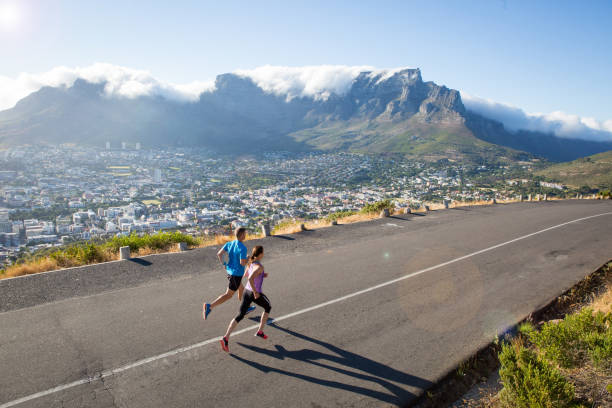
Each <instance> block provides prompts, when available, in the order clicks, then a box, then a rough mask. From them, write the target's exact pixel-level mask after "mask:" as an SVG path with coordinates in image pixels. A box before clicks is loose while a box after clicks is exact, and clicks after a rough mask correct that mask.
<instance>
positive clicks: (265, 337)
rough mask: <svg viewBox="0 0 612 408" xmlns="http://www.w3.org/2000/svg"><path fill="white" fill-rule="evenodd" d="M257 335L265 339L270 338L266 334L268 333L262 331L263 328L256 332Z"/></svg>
mask: <svg viewBox="0 0 612 408" xmlns="http://www.w3.org/2000/svg"><path fill="white" fill-rule="evenodd" d="M255 336H257V337H261V338H262V339H264V340H265V339H267V338H268V336H266V335H265V334H264V332H262V331H261V330H260V331H258V332H257V333H255Z"/></svg>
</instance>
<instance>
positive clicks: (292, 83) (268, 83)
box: [234, 65, 405, 100]
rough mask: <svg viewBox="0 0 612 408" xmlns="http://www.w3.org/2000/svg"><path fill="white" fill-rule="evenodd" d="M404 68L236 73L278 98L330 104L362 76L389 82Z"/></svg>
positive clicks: (321, 67)
mask: <svg viewBox="0 0 612 408" xmlns="http://www.w3.org/2000/svg"><path fill="white" fill-rule="evenodd" d="M403 69H405V68H395V69H377V68H374V67H371V66H368V65H361V66H346V65H315V66H305V67H282V66H272V65H264V66H262V67H258V68H255V69H250V70H244V69H240V70H236V71H234V74H236V75H239V76H242V77H248V78H251V79H252V80H253V82H255V84H256V85H257V86H258V87H260V88H261V89H263V90H264V91H265V92H269V93H272V94H275V95H280V96H286V97H287V100H291V99H293V98H296V97H311V98H314V99H315V100H327V99H328V98H329V96H330V95H331V94H332V93H333V94H336V95H344V94H346V93H347V92H348V91H349V89H350V88H351V85H352V84H353V80H354V79H355V78H357V76H358V75H359V74H360V73H362V72H370V73H371V74H370V76H371V77H372V78H375V77H380V79H379V80H384V79H386V78H389V77H390V76H392V75H393V74H394V73H396V72H398V71H401V70H403Z"/></svg>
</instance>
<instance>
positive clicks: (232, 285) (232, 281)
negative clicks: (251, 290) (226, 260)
mask: <svg viewBox="0 0 612 408" xmlns="http://www.w3.org/2000/svg"><path fill="white" fill-rule="evenodd" d="M227 280H228V281H229V285H228V286H227V287H228V288H229V290H233V291H234V292H235V291H237V290H238V288H239V287H240V283H241V282H242V276H235V275H230V274H229V273H228V274H227Z"/></svg>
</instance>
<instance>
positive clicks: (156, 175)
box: [153, 169, 162, 183]
mask: <svg viewBox="0 0 612 408" xmlns="http://www.w3.org/2000/svg"><path fill="white" fill-rule="evenodd" d="M153 182H155V183H161V182H162V171H161V169H155V170H153Z"/></svg>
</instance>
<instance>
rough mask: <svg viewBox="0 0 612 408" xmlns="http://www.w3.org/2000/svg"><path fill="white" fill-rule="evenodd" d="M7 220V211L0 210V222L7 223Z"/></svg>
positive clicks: (4, 209)
mask: <svg viewBox="0 0 612 408" xmlns="http://www.w3.org/2000/svg"><path fill="white" fill-rule="evenodd" d="M8 220H9V213H8V209H6V208H0V221H8Z"/></svg>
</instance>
